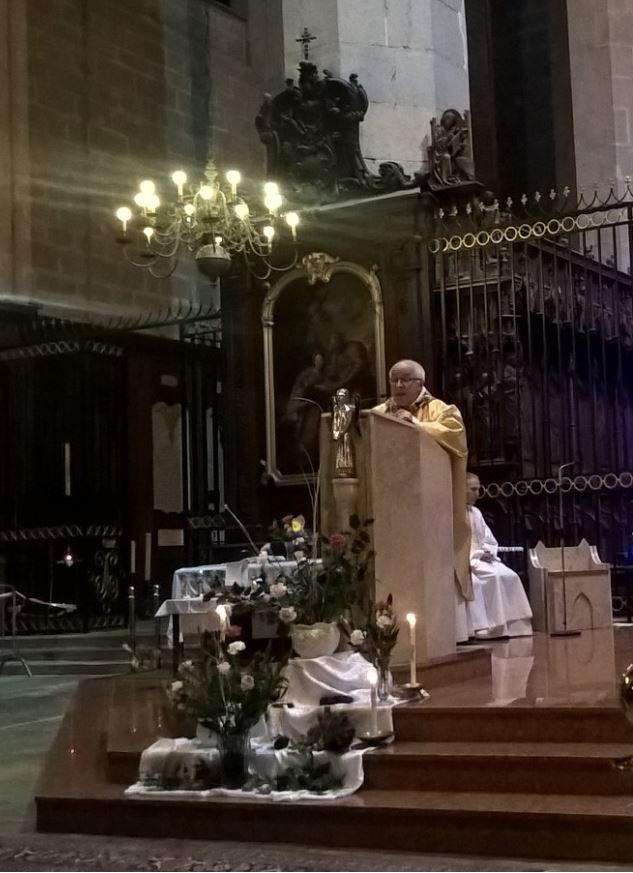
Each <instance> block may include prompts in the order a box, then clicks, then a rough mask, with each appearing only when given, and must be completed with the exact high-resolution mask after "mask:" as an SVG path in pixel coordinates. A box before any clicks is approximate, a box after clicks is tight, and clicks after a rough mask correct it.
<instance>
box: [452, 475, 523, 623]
mask: <svg viewBox="0 0 633 873" xmlns="http://www.w3.org/2000/svg"><path fill="white" fill-rule="evenodd" d="M480 488H481V486H480V482H479V477H478V476H476V475H475V474H474V473H468V474H467V478H466V502H467V505H468V515H469V520H470V527H471V544H470V569H471V574H472V582H473V594H474V597H473V600H472V601H469V602H468V603H467V604H466V615H467V619H468V631H469V636H471V637H472V636H474V637H477V638H484V639H490V638H495V637H523V636H531V634H532V610H531V608H530V602H529V600H528V599H527V595H526V593H525V590H524V588H523V585H522V583H521V580H520V578H519V577H518V575H517V574H516V573H515V572H514V570H511V569H510V567H506V565H505V564H504V563H503V562H502V561H501V560H500V559H499V557H498V551H499V544H498V542H497V540H496V539H495V537H494V535H493V533H492V531H491V530H490V528H489V527H488V525H487V524H486V522H485V520H484V517H483V515H482V514H481V512H480V511H479V510H478V509H477V507H476V506H475V503H476V502H477V500H478V499H479V492H480Z"/></svg>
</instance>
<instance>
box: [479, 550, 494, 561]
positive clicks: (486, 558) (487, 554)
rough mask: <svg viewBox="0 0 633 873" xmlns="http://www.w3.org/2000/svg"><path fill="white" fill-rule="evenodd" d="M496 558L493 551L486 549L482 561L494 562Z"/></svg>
mask: <svg viewBox="0 0 633 873" xmlns="http://www.w3.org/2000/svg"><path fill="white" fill-rule="evenodd" d="M494 559H495V556H494V555H493V554H492V552H486V551H484V552H482V554H481V558H480V560H481V561H485V562H486V563H487V564H492V562H493V561H494Z"/></svg>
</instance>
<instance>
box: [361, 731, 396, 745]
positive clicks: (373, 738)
mask: <svg viewBox="0 0 633 873" xmlns="http://www.w3.org/2000/svg"><path fill="white" fill-rule="evenodd" d="M357 738H358V739H359V740H360V741H361V743H363V745H365V746H385V745H386V744H387V743H390V742H391V741H392V740H393V738H394V732H393V731H386V732H385V733H378V734H373V731H362V732H361V733H359V734H357Z"/></svg>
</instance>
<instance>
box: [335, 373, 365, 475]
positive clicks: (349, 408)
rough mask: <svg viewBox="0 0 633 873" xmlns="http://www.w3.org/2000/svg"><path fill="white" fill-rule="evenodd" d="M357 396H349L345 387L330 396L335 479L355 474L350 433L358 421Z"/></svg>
mask: <svg viewBox="0 0 633 873" xmlns="http://www.w3.org/2000/svg"><path fill="white" fill-rule="evenodd" d="M358 415H359V404H358V398H357V397H354V398H353V399H352V397H351V396H350V393H349V391H348V390H347V388H339V390H338V391H337V392H336V394H335V395H334V397H333V398H332V439H333V440H334V442H336V443H338V446H337V447H336V459H335V467H334V468H335V473H334V476H335V478H337V479H350V478H354V477H355V476H356V462H355V459H354V445H353V443H352V435H351V433H350V431H351V429H352V427H354V425H355V424H356V423H357V422H358Z"/></svg>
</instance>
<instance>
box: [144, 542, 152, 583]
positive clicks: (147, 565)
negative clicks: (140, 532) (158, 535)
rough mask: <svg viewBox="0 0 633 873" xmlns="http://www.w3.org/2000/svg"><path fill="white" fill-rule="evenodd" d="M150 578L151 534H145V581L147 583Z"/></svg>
mask: <svg viewBox="0 0 633 873" xmlns="http://www.w3.org/2000/svg"><path fill="white" fill-rule="evenodd" d="M151 578H152V534H151V532H148V533H146V534H145V580H146V581H147V582H149V580H150V579H151Z"/></svg>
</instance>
